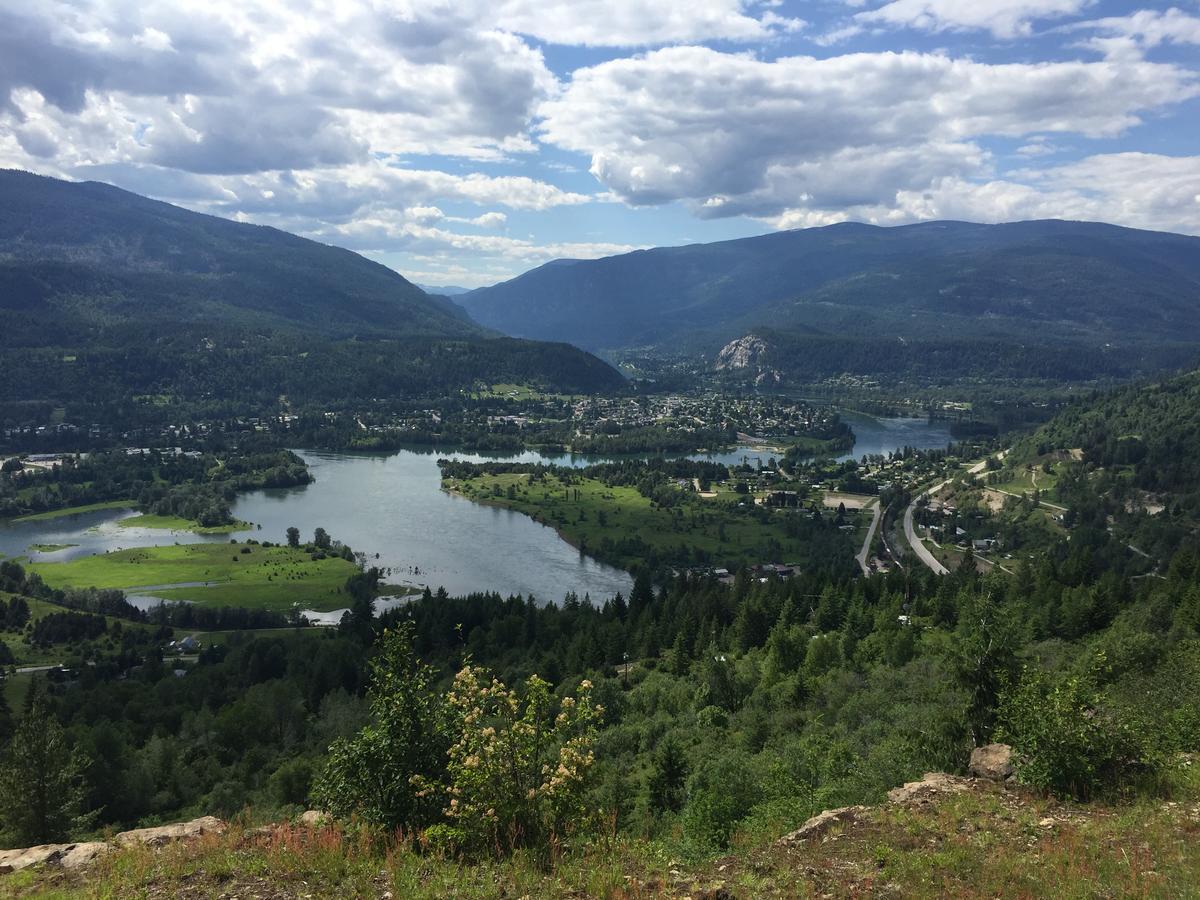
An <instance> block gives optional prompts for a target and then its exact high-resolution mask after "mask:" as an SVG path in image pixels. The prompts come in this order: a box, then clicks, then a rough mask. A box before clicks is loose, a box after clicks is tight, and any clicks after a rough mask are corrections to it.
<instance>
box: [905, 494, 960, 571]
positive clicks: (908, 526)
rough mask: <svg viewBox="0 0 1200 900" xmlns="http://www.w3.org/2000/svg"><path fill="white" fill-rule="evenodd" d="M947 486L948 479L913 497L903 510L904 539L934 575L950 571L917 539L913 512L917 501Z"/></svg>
mask: <svg viewBox="0 0 1200 900" xmlns="http://www.w3.org/2000/svg"><path fill="white" fill-rule="evenodd" d="M947 484H949V479H947V480H946V481H942V482H939V483H938V484H935V485H934V486H933V487H931V488H929V489H927V490H924V491H922V492H921V493H919V494H917V496H915V497H913V501H912V503H910V504H908V508H907V509H906V510H904V539H905V540H906V541H908V546H910V547H911V548H912V552H913V553H915V554H916V555H917V559H919V560H920V561H921V562H923V563H924V564H925V565H926V566H928V567H929V568H930V569H932V570H933V572H934V574H935V575H949V574H950V570H949V569H947V568H946V567H945V566H943V565H942V564H941V563H940V562H938V561H937V558H936V557H935V556H934V555H933V554H932V553H930V552H929V548H928V547H926V546H925V545H924V544H922V543H921V541H920V540H919V539H918V538H917V533H916V532H915V531H914V530H913V510H915V509H916V507H917V501H918V500H920V499H921V498H922V497H927V496H929V495H930V494H936V493H937V492H938V491H940V490H941V489H942V488H943V487H945V486H946V485H947Z"/></svg>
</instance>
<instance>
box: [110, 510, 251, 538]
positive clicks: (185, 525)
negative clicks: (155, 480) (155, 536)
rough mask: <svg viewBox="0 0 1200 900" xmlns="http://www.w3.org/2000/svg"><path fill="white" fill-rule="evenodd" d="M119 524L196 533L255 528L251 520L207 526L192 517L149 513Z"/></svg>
mask: <svg viewBox="0 0 1200 900" xmlns="http://www.w3.org/2000/svg"><path fill="white" fill-rule="evenodd" d="M119 524H120V526H121V527H122V528H161V529H162V530H164V531H191V532H194V533H195V534H233V533H234V532H235V531H250V530H251V529H252V528H254V526H253V525H252V524H251V523H250V522H242V521H240V520H239V521H236V522H232V523H230V524H229V525H213V526H208V527H206V526H204V525H201V524H200V523H199V522H195V521H192V520H191V519H181V518H180V517H179V516H154V515H150V514H148V513H142V514H141V515H138V516H130V517H129V518H128V519H122V520H121V521H120V523H119Z"/></svg>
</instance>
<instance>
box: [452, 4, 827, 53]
mask: <svg viewBox="0 0 1200 900" xmlns="http://www.w3.org/2000/svg"><path fill="white" fill-rule="evenodd" d="M755 5H758V4H755V3H753V2H747V0H655V2H653V3H647V2H645V0H480V2H477V3H475V4H474V6H475V9H476V14H477V15H478V16H480V17H481V18H482V20H483V21H487V22H491V23H493V24H494V25H495V26H496V27H498V28H503V29H505V30H507V31H514V32H518V33H520V34H527V35H530V36H532V37H535V38H538V39H539V40H543V41H546V42H548V43H555V44H576V45H586V46H607V47H644V46H652V45H657V44H679V43H690V42H695V41H706V40H714V39H723V40H729V41H738V42H749V41H762V40H766V39H768V38H770V37H771V36H772V35H774V34H775V33H777V32H793V31H797V30H799V29H800V28H802V27H803V26H804V23H803V22H802V21H801V20H799V19H795V18H789V17H785V16H781V15H779V14H778V13H776V12H774V11H772V10H766V11H765V12H763V13H762V14H760V15H758V16H757V17H756V16H755V15H754V14H753V12H752V11H751V10H750V7H753V6H755Z"/></svg>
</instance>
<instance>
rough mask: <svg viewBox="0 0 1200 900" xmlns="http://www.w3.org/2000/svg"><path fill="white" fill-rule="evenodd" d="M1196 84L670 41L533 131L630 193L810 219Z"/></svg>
mask: <svg viewBox="0 0 1200 900" xmlns="http://www.w3.org/2000/svg"><path fill="white" fill-rule="evenodd" d="M1197 95H1200V83H1198V80H1197V77H1196V75H1195V74H1194V73H1192V72H1189V71H1188V70H1185V69H1182V68H1180V67H1177V66H1173V65H1168V64H1157V63H1150V62H1146V61H1142V60H1130V61H1110V60H1105V61H1098V62H1056V63H1040V64H1007V65H992V64H985V63H980V62H975V61H971V60H965V59H952V58H950V57H947V56H943V55H931V54H917V53H878V54H848V55H844V56H837V57H832V58H828V59H814V58H809V57H791V58H783V59H778V60H775V61H770V62H768V61H763V60H760V59H756V58H754V57H751V56H747V55H741V54H728V53H720V52H717V51H714V50H711V49H706V48H696V47H688V48H667V49H663V50H658V51H654V52H651V53H648V54H645V55H642V56H638V57H635V58H631V59H622V60H614V61H611V62H606V63H602V64H600V65H598V66H594V67H592V68H589V69H584V70H580V71H577V72H575V74H574V76H573V78H572V80H571V83H570V84H569V85H568V86H567V88H566V89H565V91H564V92H563V93H562V95H561V96H559V97H557V98H555V99H553V100H550V101H548V102H547V103H545V104H544V105H543V107H542V115H543V116H544V121H543V125H542V130H543V139H544V140H546V141H549V142H551V143H554V144H556V145H558V146H560V147H563V148H566V149H570V150H575V151H579V152H583V153H586V154H588V155H590V157H591V161H592V166H591V170H592V172H593V174H594V175H595V176H596V177H597V178H598V179H599V180H600V181H601V182H602V183H603V184H604V185H605V187H607V188H608V189H609V190H610V191H612V192H613V193H615V194H616V195H617V196H618V197H620V198H621V199H622V200H624V201H625V202H627V203H631V204H656V203H666V202H670V201H675V200H683V201H687V202H690V203H691V204H693V206H694V208H695V209H696V210H697V212H698V213H699V214H701V215H706V216H721V215H735V214H746V215H753V216H763V217H771V216H778V215H780V214H781V213H782V212H783V211H784V210H796V209H801V208H803V209H807V210H809V211H812V212H814V213H816V214H819V215H827V214H837V211H839V210H844V209H847V208H855V207H868V206H873V205H880V204H882V205H887V204H892V203H894V202H895V198H896V197H897V195H898V193H899V192H902V191H918V192H919V191H922V190H924V189H925V188H927V187H928V186H929V185H930V184H932V183H934V182H935V181H936V180H937V179H939V178H947V177H955V178H964V179H965V178H980V177H987V176H988V175H989V173H990V171H991V168H992V165H993V163H992V160H991V157H990V155H989V154H988V153H987V152H986V151H985V150H984V149H983V147H982V145H981V139H983V138H985V137H993V136H1003V137H1014V138H1021V137H1026V136H1032V135H1034V134H1041V135H1052V134H1062V133H1072V134H1080V135H1085V136H1089V137H1112V136H1116V135H1119V134H1121V133H1123V132H1124V131H1126V130H1127V129H1128V128H1130V127H1131V126H1133V125H1135V124H1137V123H1138V122H1139V121H1140V120H1141V117H1142V116H1143V115H1145V114H1147V113H1148V112H1150V111H1154V110H1157V109H1159V108H1161V107H1163V106H1165V105H1168V104H1171V103H1177V102H1180V101H1182V100H1185V99H1188V98H1190V97H1195V96H1197Z"/></svg>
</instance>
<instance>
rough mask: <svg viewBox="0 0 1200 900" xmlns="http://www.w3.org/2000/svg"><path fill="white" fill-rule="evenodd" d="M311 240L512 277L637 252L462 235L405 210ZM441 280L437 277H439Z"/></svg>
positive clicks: (372, 214) (369, 216) (321, 232)
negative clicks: (496, 268) (491, 268)
mask: <svg viewBox="0 0 1200 900" xmlns="http://www.w3.org/2000/svg"><path fill="white" fill-rule="evenodd" d="M308 235H309V236H310V237H314V238H316V239H318V240H323V241H328V242H329V243H333V244H337V245H339V246H343V247H350V248H352V249H355V250H358V251H359V252H362V253H366V254H367V255H369V256H372V257H376V258H378V257H380V256H383V255H386V254H396V253H405V254H413V255H416V256H420V257H424V258H426V259H448V258H457V259H459V260H461V259H464V258H469V259H472V260H475V259H479V260H482V261H484V262H485V263H486V262H487V261H491V263H492V264H493V265H495V264H497V263H499V264H501V265H502V266H504V268H503V271H505V272H507V273H508V274H507V275H506V276H505V277H508V276H510V275H511V274H513V273H514V272H515V271H516V270H517V269H518V268H520V267H521V266H531V265H538V264H540V263H543V262H546V261H548V260H551V259H559V258H563V257H567V258H572V259H595V258H598V257H601V256H611V255H613V254H616V253H628V252H630V251H631V250H637V249H639V248H638V247H637V246H635V245H633V244H623V243H614V242H608V241H590V242H589V241H550V242H540V241H537V240H533V239H529V238H517V237H509V236H507V235H496V234H465V233H463V232H459V231H453V230H450V229H447V228H442V227H439V226H434V225H430V224H426V223H425V222H422V221H419V220H417V219H415V218H413V217H412V216H410V215H408V214H407V211H396V210H392V209H376V210H370V211H365V212H364V213H363V214H361V215H359V216H357V217H355V219H354V220H353V221H349V222H346V223H344V224H340V225H334V226H328V227H324V228H321V229H317V230H313V231H310V232H308ZM439 277H441V276H439Z"/></svg>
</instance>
